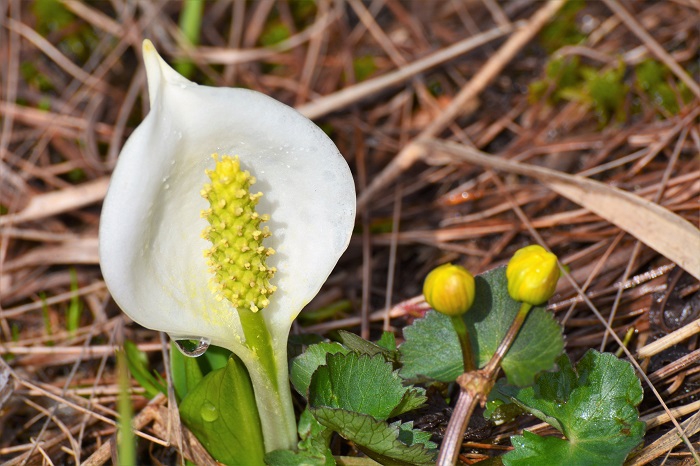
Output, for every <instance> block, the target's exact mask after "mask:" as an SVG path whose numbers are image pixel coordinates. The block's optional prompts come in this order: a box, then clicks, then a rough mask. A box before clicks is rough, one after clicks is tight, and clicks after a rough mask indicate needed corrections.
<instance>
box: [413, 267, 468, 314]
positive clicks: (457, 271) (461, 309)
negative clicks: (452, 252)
mask: <svg viewBox="0 0 700 466" xmlns="http://www.w3.org/2000/svg"><path fill="white" fill-rule="evenodd" d="M423 296H425V300H426V301H427V303H428V304H430V307H432V308H433V309H435V310H436V311H438V312H439V313H441V314H445V315H448V316H459V315H462V314H464V313H465V312H467V311H468V310H469V308H471V307H472V304H474V297H475V296H476V290H475V288H474V277H473V276H472V274H471V273H469V271H468V270H467V269H465V268H464V267H462V266H459V265H452V264H442V265H441V266H439V267H435V268H434V269H433V270H431V271H430V273H429V274H428V276H427V277H425V282H424V283H423Z"/></svg>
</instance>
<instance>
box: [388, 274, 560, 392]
mask: <svg viewBox="0 0 700 466" xmlns="http://www.w3.org/2000/svg"><path fill="white" fill-rule="evenodd" d="M475 287H476V299H475V300H474V304H473V306H472V308H471V309H470V310H469V311H468V312H467V313H466V314H464V316H463V318H464V321H465V324H466V326H467V329H468V331H469V334H470V336H471V343H472V351H473V356H474V360H475V361H476V362H477V365H478V366H479V367H483V366H484V365H485V364H486V363H487V362H488V360H489V359H491V356H493V354H494V352H495V351H496V349H497V348H498V345H499V344H500V342H501V340H502V339H503V337H504V336H505V334H506V332H507V331H508V328H509V327H510V325H511V323H512V322H513V319H514V317H515V315H516V314H517V312H518V310H519V309H520V303H518V302H516V301H514V300H513V299H512V298H511V297H510V296H509V295H508V288H507V280H506V276H505V267H499V268H496V269H493V270H490V271H488V272H485V273H483V274H481V275H478V276H477V277H475ZM404 338H405V340H406V341H405V342H404V343H403V344H402V345H401V346H400V347H399V352H400V356H401V363H402V368H401V372H400V374H401V377H403V378H405V379H408V380H422V379H432V380H438V381H441V382H451V381H453V380H455V379H456V378H457V376H458V375H460V374H461V373H462V372H463V362H462V353H461V349H460V345H459V340H458V339H457V334H456V333H455V331H454V329H453V327H452V324H451V322H450V318H449V317H447V316H444V315H442V314H438V313H436V312H434V311H429V312H428V313H427V314H426V316H425V318H423V319H419V320H417V321H415V322H414V323H413V325H411V326H409V327H407V328H406V329H404ZM563 349H564V339H563V337H562V329H561V326H560V325H559V324H558V323H557V322H556V320H555V319H554V317H553V316H552V315H551V313H549V312H547V311H546V310H545V309H544V308H543V307H534V308H532V310H531V311H530V313H529V315H528V317H527V320H526V321H525V324H524V325H523V327H522V328H521V329H520V332H519V333H518V336H517V338H516V339H515V341H514V342H513V345H512V346H511V348H510V350H509V351H508V353H507V354H506V356H505V358H504V359H503V362H502V363H501V367H503V371H504V372H505V374H506V377H508V381H509V382H510V383H511V384H513V385H518V386H524V385H530V384H532V383H533V381H534V377H535V374H537V373H538V372H541V371H545V370H548V369H551V368H552V367H553V365H554V360H555V359H556V357H557V356H559V355H560V354H561V352H562V350H563Z"/></svg>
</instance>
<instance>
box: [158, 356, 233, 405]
mask: <svg viewBox="0 0 700 466" xmlns="http://www.w3.org/2000/svg"><path fill="white" fill-rule="evenodd" d="M175 345H176V344H175V343H174V342H171V343H170V369H171V373H172V377H173V387H174V388H175V394H176V395H177V398H178V399H179V400H182V399H183V398H184V397H185V396H187V393H189V391H190V390H192V389H193V388H194V387H195V386H196V385H197V384H198V383H199V382H200V380H202V377H204V376H205V375H207V374H208V373H210V372H212V371H214V370H216V369H221V368H222V367H226V363H227V361H228V358H229V356H231V351H230V350H227V349H226V348H221V347H220V346H214V345H212V346H210V347H209V349H208V350H207V351H206V353H204V354H203V355H201V356H199V357H196V358H190V357H187V356H185V355H183V354H182V353H181V352H180V350H178V349H177V348H176V346H175Z"/></svg>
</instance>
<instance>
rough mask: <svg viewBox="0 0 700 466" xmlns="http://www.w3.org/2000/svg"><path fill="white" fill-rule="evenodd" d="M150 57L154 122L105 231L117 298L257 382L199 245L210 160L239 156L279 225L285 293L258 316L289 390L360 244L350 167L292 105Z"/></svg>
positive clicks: (121, 171)
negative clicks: (310, 306) (194, 76)
mask: <svg viewBox="0 0 700 466" xmlns="http://www.w3.org/2000/svg"><path fill="white" fill-rule="evenodd" d="M143 57H144V61H145V65H146V72H147V76H148V90H149V96H150V103H151V110H150V112H149V114H148V115H147V116H146V118H145V119H144V120H143V122H142V123H141V124H140V125H139V126H138V128H136V130H135V131H134V132H133V134H132V135H131V136H130V137H129V139H128V141H127V142H126V144H125V145H124V148H123V150H122V152H121V153H120V155H119V159H118V162H117V165H116V168H115V170H114V173H113V175H112V180H111V184H110V187H109V190H108V192H107V196H106V198H105V201H104V205H103V210H102V216H101V221H100V232H99V239H100V263H101V267H102V273H103V275H104V278H105V281H106V283H107V286H108V288H109V290H110V292H111V294H112V296H113V297H114V300H115V301H116V302H117V304H118V305H119V307H121V309H122V310H123V311H124V312H125V313H126V314H128V315H129V317H131V318H132V319H133V320H134V321H136V322H138V323H139V324H141V325H143V326H144V327H148V328H151V329H154V330H160V331H163V332H167V333H168V334H169V335H170V336H171V337H172V338H174V339H181V338H200V337H204V338H208V339H210V340H211V343H212V344H214V345H218V346H223V347H226V348H229V349H231V350H233V351H234V352H235V353H236V354H238V356H239V357H241V359H242V360H243V361H244V362H245V363H246V365H248V366H249V371H251V367H250V365H249V363H250V362H251V358H252V359H254V358H255V355H254V354H250V353H251V352H250V350H249V348H248V347H246V346H245V344H244V336H243V331H242V328H241V323H240V321H239V319H238V315H237V312H236V310H235V308H233V306H232V305H231V304H230V303H229V302H228V301H226V300H224V301H217V300H216V299H215V295H214V294H213V293H212V292H211V290H210V287H209V280H210V278H211V274H210V272H209V270H208V267H207V264H206V259H205V257H204V256H203V253H204V251H205V250H207V249H209V248H210V247H211V244H210V243H209V242H208V241H206V240H205V239H203V238H202V237H201V236H200V235H201V233H202V230H204V228H205V227H206V226H207V223H206V220H205V219H203V218H201V216H200V212H201V211H202V210H203V209H206V208H207V207H209V206H208V202H207V201H206V200H205V199H203V198H202V197H201V195H200V191H201V189H202V188H203V187H204V185H205V184H206V183H207V182H209V179H208V177H207V175H206V173H205V170H206V169H208V168H209V169H211V168H213V167H214V165H215V161H214V159H212V157H211V154H212V153H219V154H220V155H231V156H238V157H239V158H240V162H241V168H242V169H244V170H248V171H250V173H251V174H252V175H253V176H255V177H256V179H257V183H256V184H255V185H253V186H252V188H251V190H252V191H253V192H256V191H262V193H263V197H262V198H261V199H260V201H259V203H258V207H257V211H258V212H259V213H260V214H268V215H270V221H269V222H267V223H265V225H267V226H269V228H270V230H271V231H272V237H271V238H268V239H267V240H265V243H264V244H265V246H267V247H272V248H274V249H275V251H276V253H275V254H274V255H273V256H271V257H270V258H269V259H268V265H269V266H274V267H276V268H277V273H276V274H275V276H274V278H273V279H272V280H271V283H272V284H273V285H275V286H276V287H277V291H276V292H275V293H274V294H272V296H271V298H270V304H269V306H267V307H266V308H265V309H263V310H262V311H260V312H262V315H263V316H264V319H265V321H266V323H267V327H268V330H269V332H270V335H271V339H272V344H273V349H274V350H275V352H276V354H278V355H282V357H281V358H280V361H279V362H280V364H282V365H283V366H284V367H283V368H282V367H280V368H279V369H280V370H282V369H284V371H285V374H284V377H285V378H286V370H287V367H286V344H287V338H288V334H289V330H290V326H291V324H292V321H293V320H294V319H295V318H296V316H297V315H298V314H299V312H300V311H301V309H302V308H303V307H304V306H305V305H306V304H307V303H308V302H309V301H310V300H311V299H312V298H313V297H314V296H315V295H316V294H317V293H318V291H319V289H320V288H321V285H322V284H323V283H324V282H325V280H326V279H327V278H328V275H329V274H330V272H331V271H332V269H333V267H334V266H335V264H336V263H337V261H338V259H339V257H340V255H341V254H342V253H343V251H344V250H345V249H346V247H347V245H348V243H349V241H350V236H351V232H352V228H353V225H354V221H355V187H354V182H353V179H352V175H351V173H350V170H349V168H348V165H347V163H346V161H345V159H344V158H343V157H342V156H341V154H340V153H339V152H338V150H337V148H336V147H335V145H334V144H333V142H332V141H331V140H330V139H329V138H328V137H327V136H326V134H325V133H324V132H323V131H322V130H321V129H320V128H318V127H317V126H316V125H315V124H314V123H313V122H311V121H310V120H308V119H307V118H305V117H304V116H302V115H301V114H299V113H298V112H296V111H295V110H294V109H292V108H290V107H288V106H287V105H284V104H282V103H280V102H278V101H276V100H274V99H272V98H270V97H267V96H265V95H263V94H260V93H258V92H255V91H250V90H246V89H232V88H214V87H208V86H199V85H197V84H194V83H192V82H190V81H188V80H187V79H185V78H184V77H182V76H181V75H179V74H178V73H177V72H176V71H175V70H173V69H172V68H171V67H170V66H169V65H168V64H167V63H165V61H163V59H162V58H161V57H160V56H159V55H158V53H157V52H156V50H155V48H154V46H153V44H152V43H151V42H150V41H148V40H146V41H144V44H143ZM280 376H281V377H282V376H283V374H280ZM251 377H252V378H253V379H255V377H254V374H251ZM254 382H255V380H254ZM256 388H257V387H256ZM256 397H257V392H256ZM262 416H263V413H262V412H261V417H262ZM264 422H265V421H264V420H263V423H264ZM266 443H267V439H266Z"/></svg>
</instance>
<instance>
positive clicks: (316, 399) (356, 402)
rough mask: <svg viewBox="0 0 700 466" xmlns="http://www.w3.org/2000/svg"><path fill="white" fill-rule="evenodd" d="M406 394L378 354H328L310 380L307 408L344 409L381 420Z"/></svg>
mask: <svg viewBox="0 0 700 466" xmlns="http://www.w3.org/2000/svg"><path fill="white" fill-rule="evenodd" d="M407 390H408V389H407V388H406V387H404V386H403V384H402V382H401V378H399V376H398V374H397V373H396V372H394V371H393V369H392V366H391V363H388V362H386V361H385V360H384V358H383V357H382V355H381V354H377V355H375V356H367V355H364V354H362V355H360V354H357V353H354V352H350V353H348V354H342V353H336V354H328V355H326V365H325V366H320V367H319V368H318V369H316V372H314V374H313V376H312V377H311V383H310V384H309V406H311V407H320V406H327V407H330V408H341V409H347V410H349V411H355V412H358V413H363V414H369V415H370V416H373V417H374V418H376V419H380V420H384V419H387V418H389V416H391V415H392V412H393V411H394V408H396V407H397V406H399V404H400V403H401V401H402V400H403V397H404V394H405V392H406V391H407Z"/></svg>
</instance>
